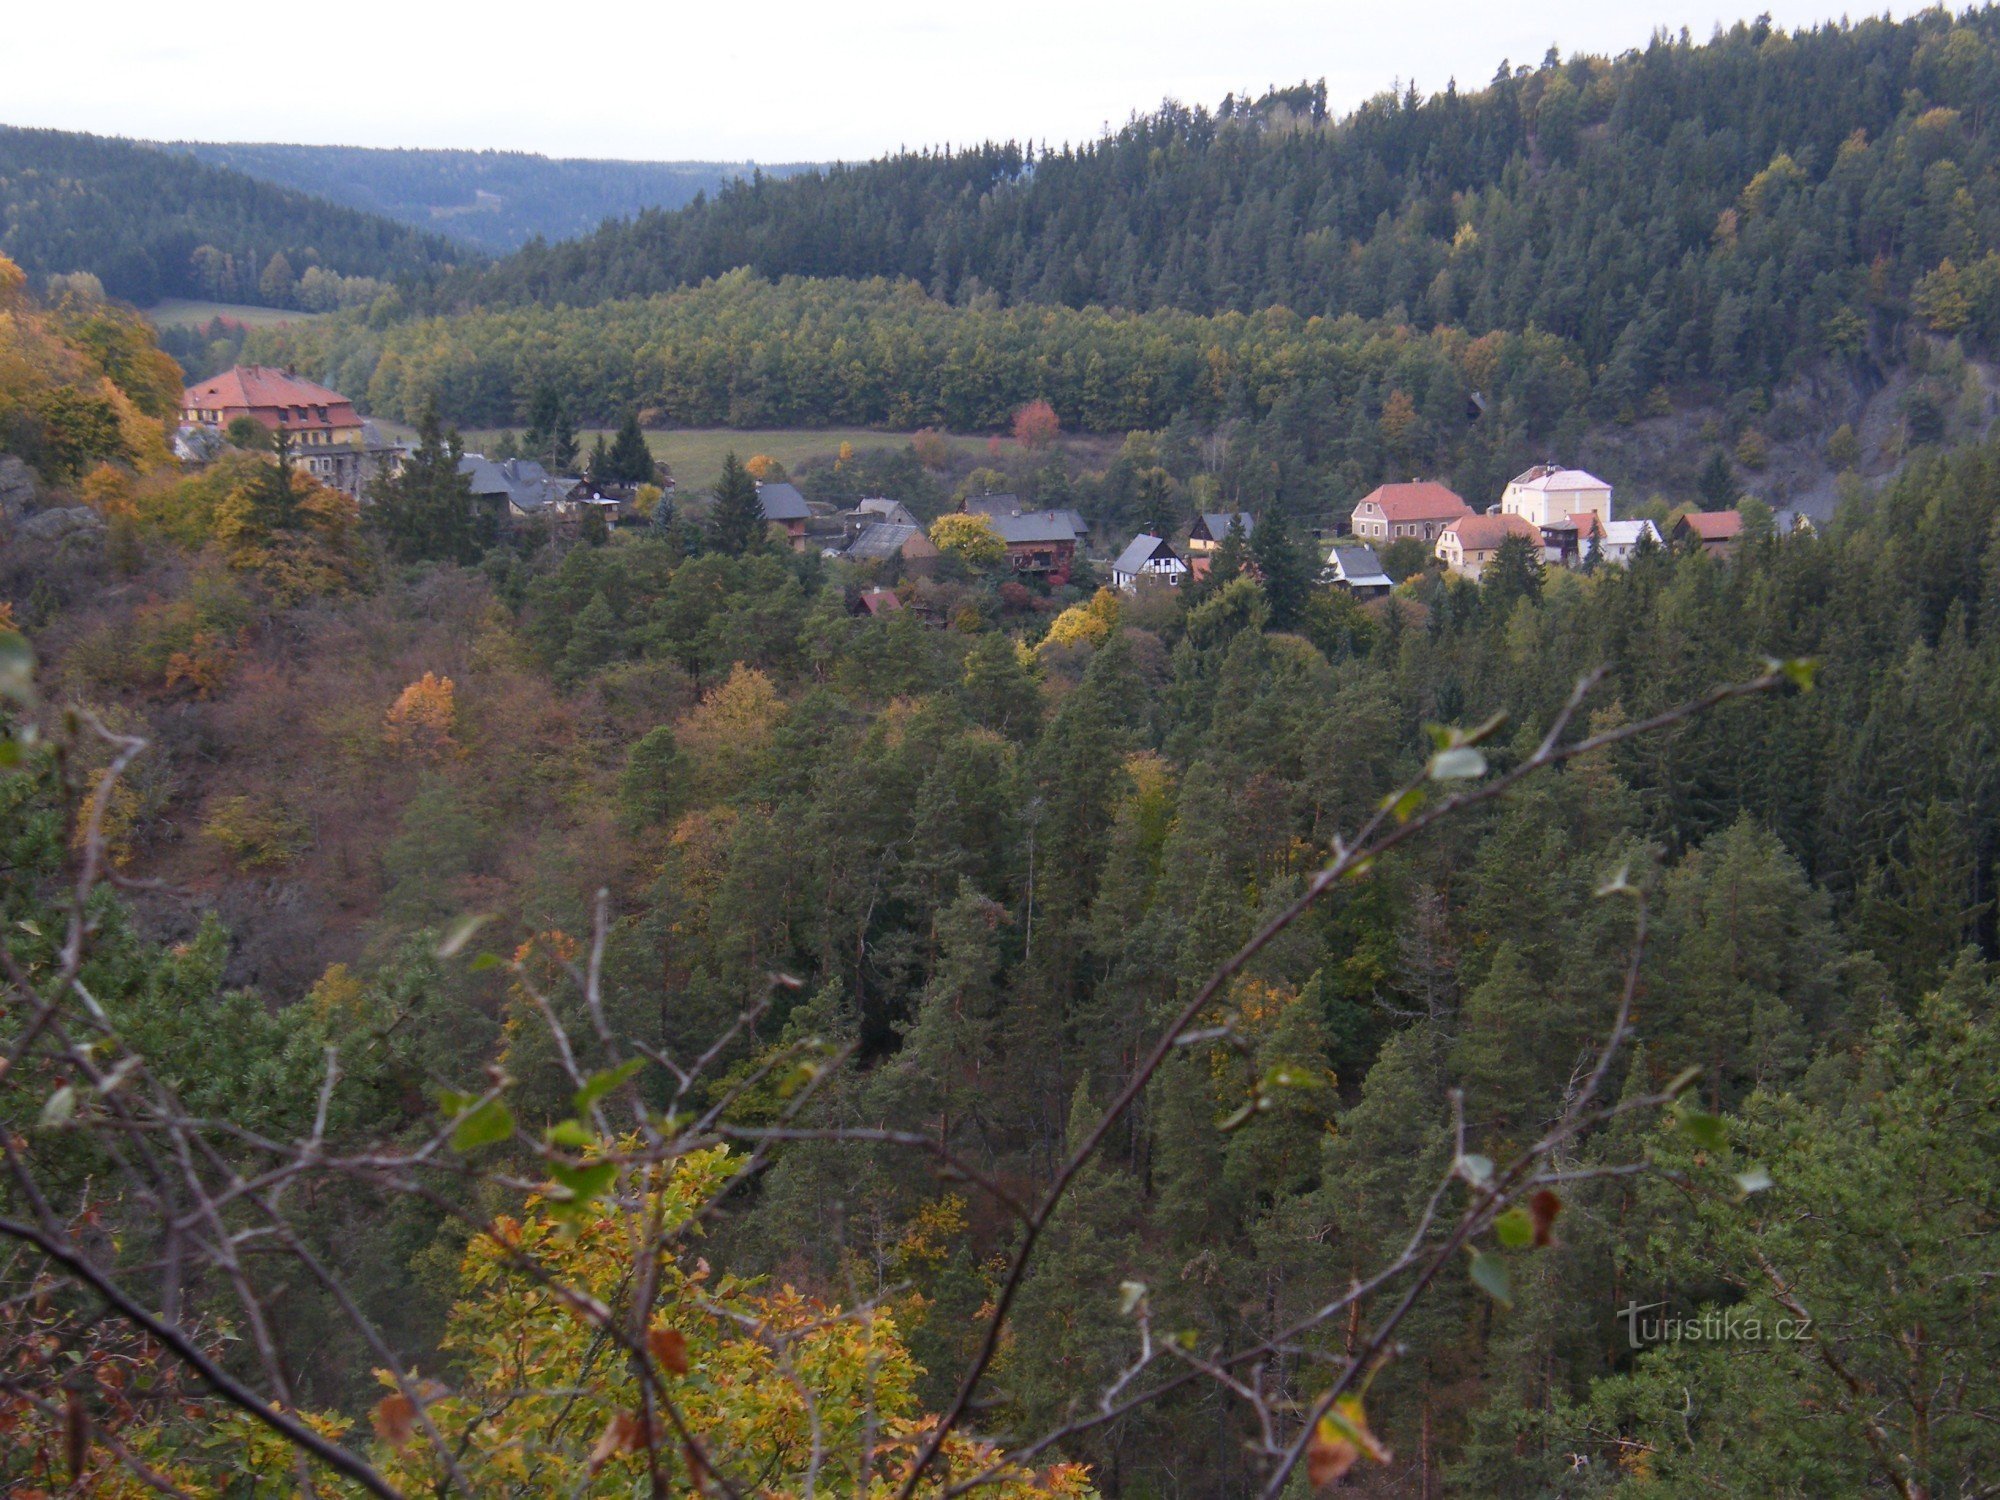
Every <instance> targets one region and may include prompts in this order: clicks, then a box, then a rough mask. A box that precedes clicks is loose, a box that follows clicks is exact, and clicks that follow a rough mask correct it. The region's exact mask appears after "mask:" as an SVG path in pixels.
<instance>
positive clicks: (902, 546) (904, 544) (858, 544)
mask: <svg viewBox="0 0 2000 1500" xmlns="http://www.w3.org/2000/svg"><path fill="white" fill-rule="evenodd" d="M839 555H840V556H841V557H842V558H843V559H845V560H846V561H848V562H852V563H885V562H888V561H889V560H890V559H891V558H901V559H902V561H903V566H904V567H905V568H906V569H908V570H909V571H910V572H912V573H928V572H929V571H930V570H931V568H932V567H933V566H935V565H936V563H937V558H938V549H937V548H936V547H935V546H933V545H932V543H931V539H930V538H929V537H927V536H925V535H924V529H923V527H921V526H917V525H914V524H912V525H908V526H902V525H896V524H893V523H891V522H887V521H878V522H876V523H875V524H874V525H873V526H866V527H863V528H862V531H861V535H859V536H857V537H856V538H855V539H854V540H853V541H851V542H849V543H848V544H847V547H846V550H844V551H843V552H841V553H840V554H839Z"/></svg>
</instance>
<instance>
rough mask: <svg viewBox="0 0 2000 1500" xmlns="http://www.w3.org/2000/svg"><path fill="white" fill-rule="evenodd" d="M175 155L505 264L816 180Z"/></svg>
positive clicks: (330, 155) (690, 169)
mask: <svg viewBox="0 0 2000 1500" xmlns="http://www.w3.org/2000/svg"><path fill="white" fill-rule="evenodd" d="M166 149H168V150H171V151H177V152H182V153H185V154H186V155H188V156H192V157H194V158H195V159H196V160H197V161H204V162H207V163H208V164H209V165H211V166H217V167H226V168H228V169H230V170H231V171H235V172H241V173H243V174H245V175H246V176H250V177H256V178H260V179H262V180H263V181H265V182H275V183H277V184H279V185H280V186H282V187H288V188H293V189H296V190H297V191H299V192H302V193H311V194H312V195H313V196H315V197H319V198H326V199H330V200H331V201H332V202H335V203H340V204H345V205H346V206H347V207H349V208H357V209H360V210H362V211H363V212H365V213H370V214H380V215H381V216H382V217H384V218H388V219H395V220H397V221H398V222H400V223H404V224H409V225H411V226H413V227H415V228H418V229H424V230H430V231H432V232H434V233H437V234H443V235H449V236H450V237H451V238H452V239H454V240H458V241H460V242H461V243H464V244H467V245H472V246H475V247H477V248H478V249H480V250H483V251H486V252H488V253H489V254H496V255H500V254H505V253H506V252H508V251H510V250H518V249H520V248H521V247H522V246H523V245H525V244H527V243H528V242H529V241H530V240H538V239H539V240H549V241H555V240H568V239H574V238H576V237H577V236H579V235H585V234H589V233H590V232H591V231H592V230H594V229H597V228H598V227H599V226H601V225H602V224H603V223H604V221H605V220H606V219H627V218H631V217H632V216H633V215H635V214H638V213H641V212H643V211H645V210H647V209H676V208H682V207H684V206H686V205H687V204H689V203H691V202H693V201H694V199H696V198H697V197H700V196H702V195H704V194H710V193H714V192H717V191H718V190H720V189H721V188H722V186H723V185H724V184H725V183H728V182H733V181H735V180H737V179H738V178H744V177H750V176H753V175H755V174H757V173H760V172H761V173H762V174H764V175H765V176H768V177H780V178H781V177H787V176H790V175H792V174H793V173H796V172H802V171H810V170H812V168H810V167H807V166H799V165H780V166H759V165H756V164H754V163H751V162H718V161H602V160H592V159H589V158H581V157H563V158H550V157H547V156H539V155H535V154H533V153H530V152H526V151H440V150H415V149H404V150H372V149H369V148H367V147H362V146H300V145H278V144H248V143H224V142H218V141H174V142H171V143H170V144H169V145H168V146H167V148H166Z"/></svg>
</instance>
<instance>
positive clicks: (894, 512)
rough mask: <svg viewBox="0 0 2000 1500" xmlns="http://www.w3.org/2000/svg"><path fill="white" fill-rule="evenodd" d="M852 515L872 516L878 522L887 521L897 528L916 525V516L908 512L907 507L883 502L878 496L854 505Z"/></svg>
mask: <svg viewBox="0 0 2000 1500" xmlns="http://www.w3.org/2000/svg"><path fill="white" fill-rule="evenodd" d="M854 514H855V515H856V516H857V517H860V516H872V517H874V518H875V519H876V520H878V521H888V522H890V523H892V524H894V525H897V526H915V525H916V524H917V518H916V516H915V515H913V514H912V513H911V512H910V509H909V507H908V506H906V505H904V504H903V502H902V501H900V500H884V499H883V498H882V497H881V496H879V495H877V496H872V497H870V498H869V499H866V500H863V501H862V502H861V503H860V504H858V505H856V506H855V507H854Z"/></svg>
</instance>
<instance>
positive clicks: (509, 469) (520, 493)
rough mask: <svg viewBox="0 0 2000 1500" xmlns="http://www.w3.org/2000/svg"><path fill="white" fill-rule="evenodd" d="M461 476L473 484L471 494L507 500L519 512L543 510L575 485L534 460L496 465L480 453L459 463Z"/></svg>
mask: <svg viewBox="0 0 2000 1500" xmlns="http://www.w3.org/2000/svg"><path fill="white" fill-rule="evenodd" d="M458 472H459V473H461V474H464V475H466V476H467V477H468V478H469V479H471V481H472V493H473V494H474V495H476V496H478V497H480V498H481V499H496V498H497V499H504V500H506V501H507V502H508V504H510V505H512V506H513V507H514V508H515V509H516V510H524V511H526V510H540V509H541V508H542V507H543V506H544V505H550V504H553V503H554V502H556V501H557V500H560V499H562V498H563V497H564V496H566V495H568V494H569V492H570V491H571V490H572V489H574V488H575V486H576V481H575V480H573V479H562V478H559V477H557V476H556V475H553V474H551V473H549V471H548V470H547V469H545V468H543V467H542V466H541V465H540V464H539V463H537V462H536V461H535V460H534V459H532V458H510V459H507V460H505V461H504V462H502V463H495V462H493V460H491V459H490V458H486V457H483V456H482V455H480V454H477V453H468V454H466V455H465V456H464V457H463V458H461V459H459V461H458Z"/></svg>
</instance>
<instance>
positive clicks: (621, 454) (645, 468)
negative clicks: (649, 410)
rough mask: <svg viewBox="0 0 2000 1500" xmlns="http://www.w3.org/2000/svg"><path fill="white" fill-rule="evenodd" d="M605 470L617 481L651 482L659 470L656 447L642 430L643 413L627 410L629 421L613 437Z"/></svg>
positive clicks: (626, 419)
mask: <svg viewBox="0 0 2000 1500" xmlns="http://www.w3.org/2000/svg"><path fill="white" fill-rule="evenodd" d="M605 472H606V474H607V475H608V477H609V478H610V479H611V480H612V481H613V482H614V483H616V484H651V483H652V482H653V479H654V477H655V476H656V475H657V474H658V472H659V466H658V465H657V464H655V463H654V462H653V450H652V449H651V448H649V447H647V446H646V434H645V433H643V432H641V431H640V430H639V414H638V413H637V412H636V411H633V412H627V413H626V414H625V421H624V423H623V424H622V425H621V426H620V427H619V429H618V435H617V437H615V438H614V439H612V443H611V452H610V455H609V458H608V460H607V462H606V464H605Z"/></svg>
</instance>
